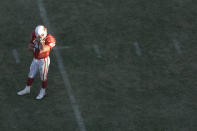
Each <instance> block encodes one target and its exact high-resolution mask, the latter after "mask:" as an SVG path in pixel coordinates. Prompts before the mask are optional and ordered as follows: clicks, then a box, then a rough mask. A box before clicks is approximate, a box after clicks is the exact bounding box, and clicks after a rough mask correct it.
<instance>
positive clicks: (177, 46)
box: [173, 39, 182, 55]
mask: <svg viewBox="0 0 197 131" xmlns="http://www.w3.org/2000/svg"><path fill="white" fill-rule="evenodd" d="M173 45H174V47H175V49H176V51H177V54H179V55H180V54H181V53H182V52H181V48H180V46H179V42H178V41H177V40H176V39H173Z"/></svg>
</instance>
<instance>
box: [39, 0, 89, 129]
mask: <svg viewBox="0 0 197 131" xmlns="http://www.w3.org/2000/svg"><path fill="white" fill-rule="evenodd" d="M37 4H38V7H39V10H40V15H41V18H42V20H43V22H44V24H45V25H46V26H47V27H48V30H49V31H50V32H52V29H51V26H50V22H49V20H48V18H47V13H46V9H45V7H44V5H43V1H42V0H37ZM54 52H55V55H56V58H57V62H58V67H59V71H60V73H61V75H62V78H63V82H64V85H65V87H66V89H67V92H68V96H69V99H70V102H71V105H72V108H73V111H74V114H75V118H76V121H77V124H78V126H79V129H80V131H86V127H85V124H84V120H83V118H82V116H81V113H80V111H79V106H78V104H77V102H76V99H75V96H74V94H73V93H72V92H73V91H72V86H71V84H70V81H69V79H68V75H67V72H66V70H65V66H64V64H63V59H62V56H61V55H60V52H59V50H58V48H57V47H54Z"/></svg>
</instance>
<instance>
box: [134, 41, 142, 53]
mask: <svg viewBox="0 0 197 131" xmlns="http://www.w3.org/2000/svg"><path fill="white" fill-rule="evenodd" d="M133 45H134V46H135V48H136V54H137V55H138V56H141V55H142V53H141V49H140V46H139V44H138V43H137V42H135V43H133Z"/></svg>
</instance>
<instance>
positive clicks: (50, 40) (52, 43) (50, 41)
mask: <svg viewBox="0 0 197 131" xmlns="http://www.w3.org/2000/svg"><path fill="white" fill-rule="evenodd" d="M47 45H49V46H50V48H53V47H54V46H55V45H56V39H55V38H54V37H52V36H51V37H49V38H48V39H47Z"/></svg>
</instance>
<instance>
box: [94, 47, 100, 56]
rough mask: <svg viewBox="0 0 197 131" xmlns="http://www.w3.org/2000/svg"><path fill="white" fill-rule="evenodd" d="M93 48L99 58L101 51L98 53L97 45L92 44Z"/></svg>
mask: <svg viewBox="0 0 197 131" xmlns="http://www.w3.org/2000/svg"><path fill="white" fill-rule="evenodd" d="M93 48H94V51H95V52H96V55H97V57H98V58H101V53H100V50H99V47H98V45H93Z"/></svg>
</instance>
